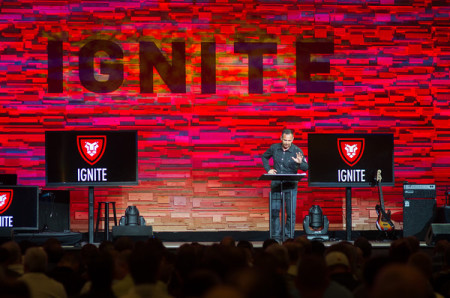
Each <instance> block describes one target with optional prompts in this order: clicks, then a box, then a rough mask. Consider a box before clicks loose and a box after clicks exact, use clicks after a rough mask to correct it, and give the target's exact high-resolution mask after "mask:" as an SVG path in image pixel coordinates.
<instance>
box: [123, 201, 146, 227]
mask: <svg viewBox="0 0 450 298" xmlns="http://www.w3.org/2000/svg"><path fill="white" fill-rule="evenodd" d="M119 226H145V219H144V217H143V216H139V210H138V208H137V207H136V206H128V207H127V209H126V210H125V216H122V217H121V218H120V220H119Z"/></svg>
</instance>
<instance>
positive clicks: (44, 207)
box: [39, 190, 70, 233]
mask: <svg viewBox="0 0 450 298" xmlns="http://www.w3.org/2000/svg"><path fill="white" fill-rule="evenodd" d="M39 230H40V231H44V232H61V233H65V232H70V191H69V190H44V191H42V193H41V195H40V196H39Z"/></svg>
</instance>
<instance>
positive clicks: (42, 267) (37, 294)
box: [19, 247, 67, 298]
mask: <svg viewBox="0 0 450 298" xmlns="http://www.w3.org/2000/svg"><path fill="white" fill-rule="evenodd" d="M47 262H48V261H47V253H46V252H45V250H44V249H43V248H42V247H30V248H28V249H27V251H26V252H25V256H24V259H23V264H24V274H23V275H22V277H20V278H19V280H22V281H23V282H25V284H26V285H27V286H28V288H29V290H30V293H31V297H32V298H41V297H42V298H44V297H46V298H52V297H55V298H65V297H67V294H66V290H65V289H64V286H63V285H62V284H61V283H60V282H57V281H56V280H54V279H52V278H50V277H48V276H47V275H46V274H45V273H46V272H47Z"/></svg>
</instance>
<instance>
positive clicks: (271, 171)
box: [267, 169, 277, 175]
mask: <svg viewBox="0 0 450 298" xmlns="http://www.w3.org/2000/svg"><path fill="white" fill-rule="evenodd" d="M276 173H277V170H275V169H270V170H269V171H268V172H267V174H272V175H273V174H276Z"/></svg>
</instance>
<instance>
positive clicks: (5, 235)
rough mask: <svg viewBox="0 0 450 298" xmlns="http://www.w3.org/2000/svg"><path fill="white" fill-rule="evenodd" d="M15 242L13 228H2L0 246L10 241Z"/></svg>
mask: <svg viewBox="0 0 450 298" xmlns="http://www.w3.org/2000/svg"><path fill="white" fill-rule="evenodd" d="M11 240H14V230H13V228H5V227H1V228H0V244H1V243H5V242H8V241H11Z"/></svg>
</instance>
